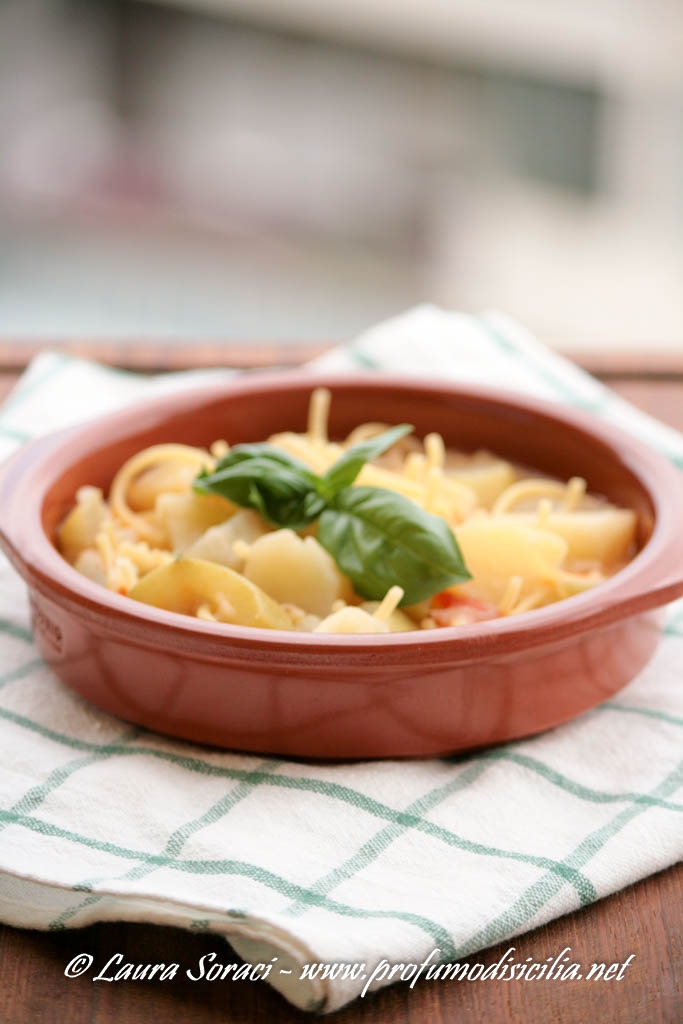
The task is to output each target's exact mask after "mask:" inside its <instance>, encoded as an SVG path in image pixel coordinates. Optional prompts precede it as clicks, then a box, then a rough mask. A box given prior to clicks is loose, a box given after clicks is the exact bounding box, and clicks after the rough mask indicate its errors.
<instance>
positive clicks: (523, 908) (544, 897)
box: [443, 761, 683, 961]
mask: <svg viewBox="0 0 683 1024" xmlns="http://www.w3.org/2000/svg"><path fill="white" fill-rule="evenodd" d="M682 785H683V761H681V762H680V763H679V764H678V765H677V766H676V768H674V769H673V770H672V771H671V772H669V773H668V775H666V776H665V778H664V779H663V780H662V781H661V782H660V783H658V784H657V785H656V786H655V787H654V788H653V789H652V790H650V792H649V794H648V795H649V796H652V797H657V798H659V797H665V796H669V795H670V794H671V793H675V792H676V790H677V789H679V788H680V786H682ZM649 810H651V805H648V804H644V803H640V804H632V805H631V806H630V807H626V808H624V810H622V811H620V812H619V814H617V815H616V817H614V818H612V820H611V821H610V822H607V824H605V825H602V826H600V827H599V828H597V829H595V830H594V831H593V832H590V833H589V834H588V835H587V836H586V838H585V839H583V840H582V841H581V842H580V843H579V844H578V846H576V847H575V848H574V850H573V851H572V853H570V854H569V856H568V857H567V858H565V861H564V863H565V864H567V865H572V866H574V867H576V868H584V867H585V866H586V865H587V864H589V863H590V861H591V860H592V859H593V857H594V856H595V855H596V854H597V853H599V852H600V850H601V849H602V848H603V846H605V844H606V843H607V842H609V840H610V839H613V838H614V837H615V836H617V835H618V834H619V833H620V832H621V831H622V830H623V829H624V828H625V827H626V825H628V824H629V822H631V821H633V820H634V818H637V817H639V816H640V815H641V814H645V813H646V811H649ZM562 884H563V883H562V882H561V880H560V879H559V877H558V876H557V875H556V874H551V873H550V872H548V873H547V874H546V875H544V876H543V877H542V878H540V879H539V880H538V881H537V882H534V883H533V885H531V886H529V888H528V889H526V890H525V892H523V893H522V895H521V896H520V897H519V898H518V899H517V900H515V902H514V903H513V904H512V906H510V907H508V908H507V909H506V910H505V911H503V913H502V914H500V915H499V916H498V917H496V918H494V919H493V920H492V921H490V922H489V923H488V924H487V925H486V926H485V927H484V928H482V929H481V930H480V931H479V932H477V933H476V934H475V935H473V936H472V937H471V938H470V939H469V940H468V941H467V942H466V943H465V944H464V945H462V946H461V947H460V948H458V949H457V950H456V952H455V956H451V957H443V960H444V961H447V960H451V959H458V958H460V957H462V956H467V955H468V954H469V953H473V952H475V951H476V950H478V949H484V948H485V947H487V946H492V945H494V944H495V943H496V942H499V941H502V940H503V939H505V938H507V937H508V936H511V935H514V934H516V933H518V932H519V931H521V930H522V928H523V927H524V925H526V924H528V922H529V921H530V920H531V919H532V918H533V917H535V916H536V914H538V912H539V910H541V909H542V908H543V907H544V906H545V905H546V904H547V903H548V902H549V900H551V899H552V898H553V896H555V895H556V893H557V892H559V890H560V889H561V888H562Z"/></svg>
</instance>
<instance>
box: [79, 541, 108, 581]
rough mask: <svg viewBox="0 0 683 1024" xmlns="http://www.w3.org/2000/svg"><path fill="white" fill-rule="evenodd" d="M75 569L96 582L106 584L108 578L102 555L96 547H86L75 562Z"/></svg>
mask: <svg viewBox="0 0 683 1024" xmlns="http://www.w3.org/2000/svg"><path fill="white" fill-rule="evenodd" d="M73 565H74V569H76V570H78V572H80V573H82V574H83V575H84V576H87V577H88V579H89V580H92V581H93V582H94V583H100V584H101V585H102V586H106V584H107V580H106V577H105V574H104V566H103V564H102V556H101V555H100V553H99V551H96V550H95V549H94V548H84V550H83V551H81V553H80V554H79V555H78V557H77V558H76V561H75V562H74V563H73Z"/></svg>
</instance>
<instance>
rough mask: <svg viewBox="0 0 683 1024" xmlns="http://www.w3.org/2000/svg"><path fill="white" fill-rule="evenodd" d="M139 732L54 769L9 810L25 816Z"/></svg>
mask: <svg viewBox="0 0 683 1024" xmlns="http://www.w3.org/2000/svg"><path fill="white" fill-rule="evenodd" d="M140 732H141V730H140V729H139V727H138V726H135V727H134V728H133V729H128V730H126V732H125V733H123V735H121V736H120V737H119V739H118V741H117V743H116V744H115V745H107V744H103V745H102V746H101V747H100V748H99V749H98V750H97V751H96V752H95V753H93V754H88V755H87V757H79V758H75V759H74V760H73V761H69V762H68V763H67V764H63V765H60V766H59V767H58V768H55V769H54V771H52V772H50V774H49V775H48V776H47V778H46V779H45V781H44V782H40V783H38V785H36V786H33V787H32V788H31V789H29V790H27V791H26V793H24V795H23V796H22V797H20V798H19V800H17V801H16V802H15V803H14V804H13V805H12V808H11V810H13V811H14V812H15V813H16V814H27V813H28V812H29V811H33V810H35V808H36V807H38V806H39V805H40V804H41V803H43V802H44V801H45V800H47V798H48V797H49V796H50V794H51V793H53V792H54V791H55V790H56V789H58V788H59V786H61V785H62V783H63V782H66V780H67V779H69V778H71V776H72V775H74V773H75V772H77V771H80V769H81V768H87V767H88V765H91V764H95V763H97V762H100V761H105V760H107V758H110V757H115V756H116V754H117V753H118V750H119V747H120V744H122V743H129V742H130V741H131V740H134V739H135V738H136V737H137V736H139V735H140ZM6 824H7V823H6V822H4V823H3V822H0V831H2V829H3V828H4V827H5V825H6Z"/></svg>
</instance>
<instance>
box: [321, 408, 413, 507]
mask: <svg viewBox="0 0 683 1024" xmlns="http://www.w3.org/2000/svg"><path fill="white" fill-rule="evenodd" d="M412 429H413V428H412V427H411V426H410V424H409V423H400V424H399V425H398V426H397V427H392V428H391V429H390V430H385V431H384V433H383V434H379V435H378V436H377V437H371V438H368V440H367V441H360V442H359V443H358V444H354V445H353V447H352V448H349V449H348V451H345V452H344V454H343V455H342V456H341V457H340V458H338V459H337V461H336V462H335V463H334V464H333V465H332V466H330V468H329V469H328V470H327V472H326V473H324V474H323V476H321V477H320V481H319V484H318V490H319V491H320V493H321V494H323V495H325V497H328V498H331V497H332V495H333V494H337V493H338V492H339V491H341V490H343V489H344V488H345V487H350V486H351V484H352V483H353V481H354V480H355V479H356V477H357V476H358V474H359V473H360V471H361V469H362V468H363V466H364V465H365V463H366V462H371V461H372V460H373V459H376V458H377V457H378V456H379V455H382V453H383V452H385V451H387V449H389V448H391V446H392V445H393V444H396V442H397V441H400V440H401V438H402V437H405V435H406V434H409V433H410V432H411V431H412Z"/></svg>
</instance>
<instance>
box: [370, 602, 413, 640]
mask: <svg viewBox="0 0 683 1024" xmlns="http://www.w3.org/2000/svg"><path fill="white" fill-rule="evenodd" d="M379 606H380V602H379V601H363V603H362V604H361V605H359V607H360V608H362V609H363V611H364V612H367V613H368V615H374V614H375V612H376V611H377V609H378V608H379ZM386 624H387V626H388V627H389V632H390V633H406V632H408V630H411V629H416V624H415V623H414V622H413V620H412V619H410V618H409V617H408V616H407V615H406V613H405V612H404V611H401V609H400V608H397V609H396V610H395V611H393V612H392V613H391V615H390V616H389V618H388V619H387V620H386Z"/></svg>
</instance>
